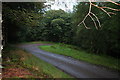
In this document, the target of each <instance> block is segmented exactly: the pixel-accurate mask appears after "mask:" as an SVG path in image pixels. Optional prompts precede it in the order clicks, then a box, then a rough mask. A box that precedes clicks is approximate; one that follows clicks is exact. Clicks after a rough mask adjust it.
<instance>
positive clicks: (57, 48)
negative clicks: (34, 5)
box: [39, 43, 120, 70]
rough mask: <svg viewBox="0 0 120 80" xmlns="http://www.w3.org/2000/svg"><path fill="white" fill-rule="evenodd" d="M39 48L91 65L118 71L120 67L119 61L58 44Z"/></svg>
mask: <svg viewBox="0 0 120 80" xmlns="http://www.w3.org/2000/svg"><path fill="white" fill-rule="evenodd" d="M39 48H40V49H42V50H45V51H48V52H52V53H56V54H61V55H65V56H70V57H72V58H75V59H78V60H82V61H86V62H89V63H92V64H96V65H101V66H105V67H108V68H112V69H116V70H120V66H119V65H118V61H120V59H116V58H113V57H110V56H105V55H95V54H92V53H88V52H85V51H83V50H80V49H79V50H78V48H77V47H75V46H72V45H66V44H61V43H59V44H54V45H51V46H39Z"/></svg>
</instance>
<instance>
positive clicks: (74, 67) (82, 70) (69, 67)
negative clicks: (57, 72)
mask: <svg viewBox="0 0 120 80" xmlns="http://www.w3.org/2000/svg"><path fill="white" fill-rule="evenodd" d="M40 45H45V44H21V45H19V47H20V48H22V49H24V50H26V51H28V52H29V53H32V54H33V55H35V56H37V57H39V58H40V59H42V60H44V61H46V62H48V63H50V64H52V65H54V66H56V67H57V68H59V69H61V70H62V71H64V72H66V73H68V74H70V75H72V76H73V77H75V78H119V73H118V72H114V71H111V70H108V69H106V68H103V67H100V66H96V65H92V64H89V63H86V62H83V61H78V60H75V59H73V58H70V57H66V56H63V55H58V54H53V53H50V52H46V51H43V50H40V49H39V48H38V47H37V46H40ZM46 45H49V44H46ZM36 64H37V63H36Z"/></svg>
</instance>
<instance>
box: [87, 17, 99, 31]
mask: <svg viewBox="0 0 120 80" xmlns="http://www.w3.org/2000/svg"><path fill="white" fill-rule="evenodd" d="M89 16H90V18H91V19H92V20H93V22H94V25H95V27H96V29H98V27H97V24H96V22H95V20H94V19H93V17H92V16H91V15H89Z"/></svg>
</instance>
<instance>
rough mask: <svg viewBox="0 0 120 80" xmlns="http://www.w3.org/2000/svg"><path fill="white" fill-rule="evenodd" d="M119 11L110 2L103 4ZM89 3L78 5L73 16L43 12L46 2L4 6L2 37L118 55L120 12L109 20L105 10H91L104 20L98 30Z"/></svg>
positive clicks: (11, 40) (57, 12)
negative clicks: (89, 10)
mask: <svg viewBox="0 0 120 80" xmlns="http://www.w3.org/2000/svg"><path fill="white" fill-rule="evenodd" d="M96 4H99V3H96ZM100 4H102V5H109V6H112V7H115V8H119V7H118V6H116V5H113V4H110V3H100ZM88 9H89V4H88V3H79V4H78V5H77V6H75V7H74V11H73V12H72V13H68V12H65V11H63V10H49V11H44V10H45V9H44V4H43V3H3V36H4V39H5V40H6V42H13V43H15V42H20V41H21V42H23V41H40V40H43V41H54V42H63V43H69V44H74V45H77V46H79V47H80V48H83V49H84V50H87V51H89V52H94V53H97V54H108V55H112V56H118V54H119V52H120V45H119V44H120V41H119V40H120V37H119V34H120V27H119V25H120V23H119V19H120V13H117V12H115V13H117V14H116V15H112V17H111V18H110V17H108V16H107V15H106V14H105V13H104V12H103V11H101V10H100V9H98V8H95V7H92V12H94V13H95V14H96V15H97V16H98V18H99V19H100V21H101V26H102V28H100V29H98V30H96V28H95V26H94V24H93V22H92V20H91V19H90V18H89V17H88V18H87V19H86V21H85V23H86V24H87V26H88V27H90V28H91V29H86V28H85V27H84V25H83V24H81V25H80V26H77V25H78V24H79V23H80V22H81V21H82V20H83V18H84V17H85V15H86V14H87V13H88Z"/></svg>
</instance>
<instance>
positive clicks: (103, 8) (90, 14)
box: [78, 0, 120, 29]
mask: <svg viewBox="0 0 120 80" xmlns="http://www.w3.org/2000/svg"><path fill="white" fill-rule="evenodd" d="M106 1H109V2H111V3H113V4H115V5H120V4H118V3H116V2H114V1H112V0H106ZM89 4H90V5H89V12H88V14H87V15H86V16H85V17H84V19H83V20H82V21H81V22H80V23H79V24H78V26H79V25H80V24H82V23H83V24H84V26H85V28H86V29H90V28H89V27H87V26H86V24H85V20H86V18H87V17H88V16H89V17H90V18H91V19H92V21H93V22H94V25H95V27H96V29H98V27H100V28H101V23H100V20H99V19H98V17H97V16H96V15H95V14H94V13H93V12H92V11H91V10H92V6H95V7H97V8H99V9H101V10H102V11H103V12H105V13H106V14H107V15H108V16H109V17H111V15H110V14H114V15H116V13H114V12H108V11H107V10H105V9H109V10H112V11H120V9H114V8H111V7H106V6H104V7H100V6H98V5H96V4H93V3H92V0H89ZM92 16H94V17H95V18H96V20H97V22H98V25H99V26H97V23H96V22H95V19H94V18H93V17H92Z"/></svg>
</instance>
